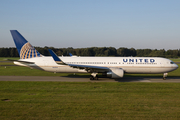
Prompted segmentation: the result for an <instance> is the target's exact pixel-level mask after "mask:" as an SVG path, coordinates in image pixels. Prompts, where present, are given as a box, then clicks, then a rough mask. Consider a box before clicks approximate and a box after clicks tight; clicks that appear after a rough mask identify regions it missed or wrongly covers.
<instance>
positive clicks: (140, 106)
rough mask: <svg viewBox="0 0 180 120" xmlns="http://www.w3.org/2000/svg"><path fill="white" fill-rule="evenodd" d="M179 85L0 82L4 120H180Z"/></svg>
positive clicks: (0, 115) (1, 114) (0, 113)
mask: <svg viewBox="0 0 180 120" xmlns="http://www.w3.org/2000/svg"><path fill="white" fill-rule="evenodd" d="M179 88H180V84H177V83H168V84H167V83H95V82H89V83H76V82H72V83H64V82H2V81H1V82H0V111H1V112H0V119H1V120H5V119H13V120H16V119H18V120H19V119H41V120H42V119H43V120H46V119H72V120H75V119H89V120H90V119H98V120H99V119H118V120H119V119H136V120H139V119H152V120H154V119H171V120H172V119H176V120H178V119H180V92H179Z"/></svg>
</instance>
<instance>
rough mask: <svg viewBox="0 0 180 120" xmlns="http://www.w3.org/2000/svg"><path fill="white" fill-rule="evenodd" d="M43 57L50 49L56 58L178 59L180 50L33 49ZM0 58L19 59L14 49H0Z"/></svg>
mask: <svg viewBox="0 0 180 120" xmlns="http://www.w3.org/2000/svg"><path fill="white" fill-rule="evenodd" d="M35 48H36V50H37V51H38V52H39V53H41V54H42V55H44V56H50V53H49V51H48V49H52V50H53V51H54V52H55V53H56V54H57V55H58V56H61V55H63V56H69V53H71V54H73V55H77V56H123V57H126V56H133V57H135V56H137V57H165V58H178V57H180V49H179V50H178V49H175V50H164V49H160V50H157V49H134V48H130V49H129V48H124V47H121V48H118V49H116V48H114V47H91V48H72V47H69V48H54V47H47V46H45V47H35ZM0 57H19V54H18V52H17V49H16V48H0Z"/></svg>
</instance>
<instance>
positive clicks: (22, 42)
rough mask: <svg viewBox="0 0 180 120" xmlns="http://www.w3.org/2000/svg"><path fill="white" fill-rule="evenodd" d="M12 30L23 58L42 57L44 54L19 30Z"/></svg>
mask: <svg viewBox="0 0 180 120" xmlns="http://www.w3.org/2000/svg"><path fill="white" fill-rule="evenodd" d="M10 31H11V35H12V37H13V39H14V43H15V45H16V48H17V50H18V53H19V56H20V58H21V59H28V58H34V57H42V55H41V54H40V53H39V52H38V51H37V50H36V49H35V48H34V47H33V46H32V45H31V44H30V43H29V42H28V41H27V40H26V39H25V38H24V37H23V36H22V35H21V34H20V33H19V32H18V31H17V30H10Z"/></svg>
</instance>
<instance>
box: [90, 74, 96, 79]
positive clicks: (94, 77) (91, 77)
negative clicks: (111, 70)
mask: <svg viewBox="0 0 180 120" xmlns="http://www.w3.org/2000/svg"><path fill="white" fill-rule="evenodd" d="M97 74H98V73H92V74H91V76H90V80H98V75H97Z"/></svg>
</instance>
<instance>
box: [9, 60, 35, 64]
mask: <svg viewBox="0 0 180 120" xmlns="http://www.w3.org/2000/svg"><path fill="white" fill-rule="evenodd" d="M6 60H8V61H14V62H20V63H26V64H34V62H28V61H21V60H12V59H6Z"/></svg>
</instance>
